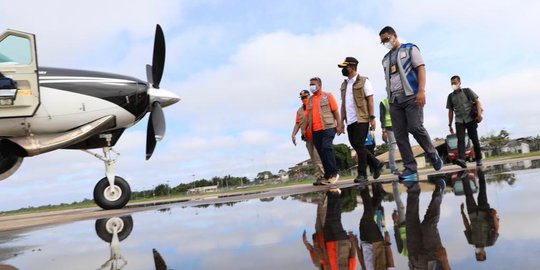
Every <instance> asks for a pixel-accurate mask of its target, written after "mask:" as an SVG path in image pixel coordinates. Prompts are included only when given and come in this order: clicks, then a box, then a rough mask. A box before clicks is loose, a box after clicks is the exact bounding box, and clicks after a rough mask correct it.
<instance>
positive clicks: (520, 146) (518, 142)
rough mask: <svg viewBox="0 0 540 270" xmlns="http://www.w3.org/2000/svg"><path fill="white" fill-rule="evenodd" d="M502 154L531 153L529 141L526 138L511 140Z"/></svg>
mask: <svg viewBox="0 0 540 270" xmlns="http://www.w3.org/2000/svg"><path fill="white" fill-rule="evenodd" d="M501 152H502V153H512V154H526V153H529V152H530V148H529V141H528V140H527V139H526V138H518V139H515V140H511V141H509V142H508V143H506V144H505V145H503V146H502V147H501Z"/></svg>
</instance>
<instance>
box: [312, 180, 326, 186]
mask: <svg viewBox="0 0 540 270" xmlns="http://www.w3.org/2000/svg"><path fill="white" fill-rule="evenodd" d="M313 185H314V186H324V184H323V183H322V182H321V181H316V182H313Z"/></svg>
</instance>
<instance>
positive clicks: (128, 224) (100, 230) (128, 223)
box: [96, 216, 133, 243]
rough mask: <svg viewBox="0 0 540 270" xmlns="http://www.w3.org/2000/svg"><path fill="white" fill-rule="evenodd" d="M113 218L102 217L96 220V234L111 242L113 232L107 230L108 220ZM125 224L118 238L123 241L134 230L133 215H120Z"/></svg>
mask: <svg viewBox="0 0 540 270" xmlns="http://www.w3.org/2000/svg"><path fill="white" fill-rule="evenodd" d="M110 219H111V218H100V219H98V220H96V234H97V235H98V236H99V238H101V240H103V241H105V242H107V243H110V242H111V241H112V236H113V235H112V233H110V232H109V231H108V230H107V221H109V220H110ZM120 219H121V220H122V222H123V223H124V226H123V227H122V230H121V231H120V232H118V240H120V241H122V240H124V239H126V238H127V237H128V236H129V235H130V234H131V231H132V230H133V218H132V217H131V216H123V217H120Z"/></svg>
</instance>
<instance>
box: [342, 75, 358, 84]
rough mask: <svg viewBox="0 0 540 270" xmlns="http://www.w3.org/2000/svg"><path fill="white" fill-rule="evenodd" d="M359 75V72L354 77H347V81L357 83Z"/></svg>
mask: <svg viewBox="0 0 540 270" xmlns="http://www.w3.org/2000/svg"><path fill="white" fill-rule="evenodd" d="M357 77H358V74H357V75H355V76H354V77H352V78H351V79H349V78H346V79H345V80H346V81H347V83H355V82H356V78H357Z"/></svg>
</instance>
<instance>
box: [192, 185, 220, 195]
mask: <svg viewBox="0 0 540 270" xmlns="http://www.w3.org/2000/svg"><path fill="white" fill-rule="evenodd" d="M217 188H218V185H215V186H204V187H196V188H190V189H188V191H187V194H198V193H207V192H215V191H217Z"/></svg>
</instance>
